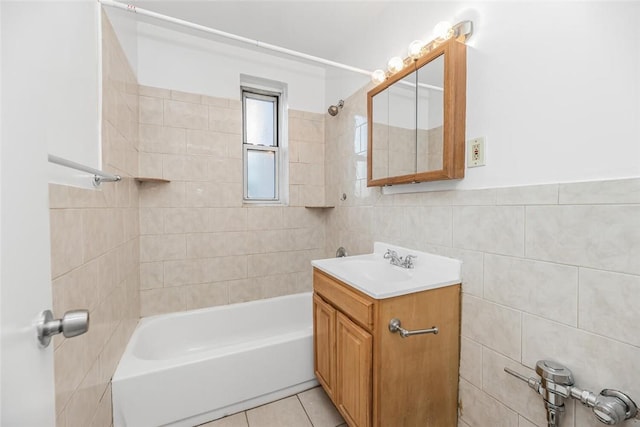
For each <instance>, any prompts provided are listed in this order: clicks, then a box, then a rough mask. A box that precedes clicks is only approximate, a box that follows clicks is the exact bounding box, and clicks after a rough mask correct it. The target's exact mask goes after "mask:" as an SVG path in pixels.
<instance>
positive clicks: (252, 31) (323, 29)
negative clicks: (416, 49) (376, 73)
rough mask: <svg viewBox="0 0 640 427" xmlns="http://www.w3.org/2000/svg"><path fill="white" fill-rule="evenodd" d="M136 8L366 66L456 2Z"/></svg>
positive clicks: (264, 1) (375, 64)
mask: <svg viewBox="0 0 640 427" xmlns="http://www.w3.org/2000/svg"><path fill="white" fill-rule="evenodd" d="M133 4H135V5H136V6H138V7H141V8H145V9H149V10H152V11H154V12H158V13H162V14H165V15H170V16H173V17H176V18H180V19H184V20H187V21H191V22H195V23H198V24H201V25H205V26H208V27H212V28H215V29H218V30H222V31H226V32H229V33H233V34H236V35H240V36H243V37H247V38H251V39H255V40H258V41H261V42H265V43H270V44H275V45H278V46H282V47H285V48H288V49H293V50H296V51H299V52H303V53H306V54H309V55H314V56H319V57H321V58H325V59H329V60H332V61H337V62H341V63H344V64H348V65H351V66H354V67H358V68H363V69H366V70H374V69H376V68H384V67H385V64H386V62H387V60H388V59H389V58H390V57H391V56H394V55H398V56H403V57H404V56H406V48H407V46H408V44H409V43H410V42H411V41H412V40H414V39H418V38H420V39H430V38H431V32H432V29H433V26H434V25H435V23H437V22H439V21H443V20H448V21H452V22H453V21H454V19H453V18H454V17H453V16H451V15H452V12H451V11H452V10H454V9H453V8H452V6H454V5H455V3H454V2H431V1H420V2H415V1H402V0H396V1H363V0H360V1H329V0H323V1H318V0H315V1H312V0H298V1H293V0H289V1H269V0H261V1H255V0H254V1H244V0H236V1H218V0H208V1H205V0H201V1H175V0H173V1H166V0H139V1H133Z"/></svg>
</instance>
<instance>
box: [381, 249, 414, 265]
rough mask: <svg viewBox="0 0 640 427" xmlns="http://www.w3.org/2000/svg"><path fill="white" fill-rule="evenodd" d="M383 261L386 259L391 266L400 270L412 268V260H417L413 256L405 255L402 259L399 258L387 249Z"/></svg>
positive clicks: (394, 252) (395, 253)
mask: <svg viewBox="0 0 640 427" xmlns="http://www.w3.org/2000/svg"><path fill="white" fill-rule="evenodd" d="M383 258H384V259H388V260H389V262H390V263H391V265H396V266H398V267H402V268H413V267H414V265H413V260H414V259H416V258H417V256H415V255H407V256H406V257H404V259H403V258H402V257H401V256H398V253H397V252H396V251H392V250H391V249H387V252H385V254H384V256H383Z"/></svg>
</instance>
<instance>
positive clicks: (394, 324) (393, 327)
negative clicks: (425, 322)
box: [389, 318, 438, 338]
mask: <svg viewBox="0 0 640 427" xmlns="http://www.w3.org/2000/svg"><path fill="white" fill-rule="evenodd" d="M389 331H390V332H391V333H396V332H397V333H399V334H400V336H401V337H402V338H407V337H410V336H412V335H422V334H434V335H437V334H438V328H437V327H435V326H432V327H431V328H429V329H416V330H414V331H408V330H406V329H405V328H403V327H402V324H401V322H400V319H395V318H394V319H391V320H390V321H389Z"/></svg>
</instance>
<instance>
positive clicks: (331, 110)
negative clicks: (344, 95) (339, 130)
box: [327, 99, 344, 116]
mask: <svg viewBox="0 0 640 427" xmlns="http://www.w3.org/2000/svg"><path fill="white" fill-rule="evenodd" d="M342 107H344V101H343V100H342V99H341V100H340V101H338V105H332V106H331V107H329V109H328V110H327V111H328V112H329V114H331V115H332V116H337V115H338V113H339V112H340V109H341V108H342Z"/></svg>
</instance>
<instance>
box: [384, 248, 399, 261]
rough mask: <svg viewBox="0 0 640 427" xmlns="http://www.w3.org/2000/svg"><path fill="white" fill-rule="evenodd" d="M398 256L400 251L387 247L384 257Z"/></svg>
mask: <svg viewBox="0 0 640 427" xmlns="http://www.w3.org/2000/svg"><path fill="white" fill-rule="evenodd" d="M397 257H398V253H397V252H396V251H392V250H391V249H387V252H385V253H384V256H383V258H384V259H389V258H397Z"/></svg>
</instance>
